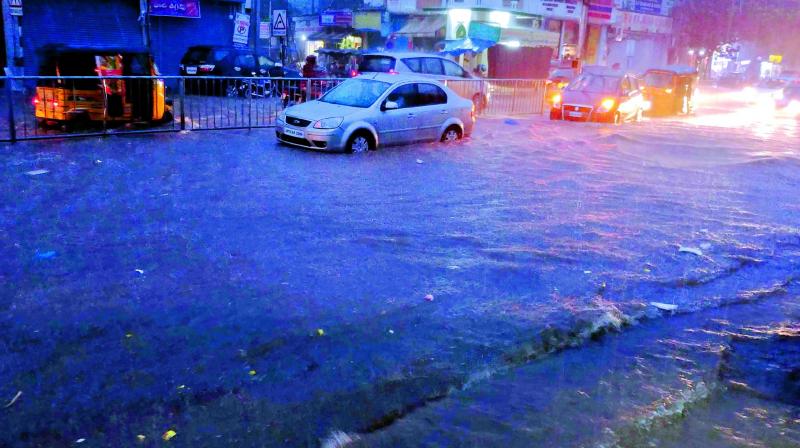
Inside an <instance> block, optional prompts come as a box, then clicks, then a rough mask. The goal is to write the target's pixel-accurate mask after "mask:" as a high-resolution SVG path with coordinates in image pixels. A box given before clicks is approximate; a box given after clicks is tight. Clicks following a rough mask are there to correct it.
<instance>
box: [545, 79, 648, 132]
mask: <svg viewBox="0 0 800 448" xmlns="http://www.w3.org/2000/svg"><path fill="white" fill-rule="evenodd" d="M552 102H553V107H552V109H550V119H551V120H570V121H602V122H609V123H621V122H623V121H629V120H635V121H639V120H641V118H642V112H643V111H644V105H645V101H644V98H643V96H642V92H641V90H640V89H639V84H638V81H637V79H636V78H635V77H633V76H631V75H626V74H624V73H621V72H617V71H612V70H605V71H598V70H592V71H591V72H584V73H583V74H581V75H580V76H578V77H577V78H575V80H574V81H572V82H571V83H570V84H569V85H568V86H567V88H566V89H564V92H563V93H561V94H556V97H554V98H553V99H552Z"/></svg>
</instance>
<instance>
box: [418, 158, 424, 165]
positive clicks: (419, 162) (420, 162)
mask: <svg viewBox="0 0 800 448" xmlns="http://www.w3.org/2000/svg"><path fill="white" fill-rule="evenodd" d="M423 163H425V162H423V161H422V159H417V164H419V165H422V164H423Z"/></svg>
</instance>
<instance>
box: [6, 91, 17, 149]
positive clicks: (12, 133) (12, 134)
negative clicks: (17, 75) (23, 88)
mask: <svg viewBox="0 0 800 448" xmlns="http://www.w3.org/2000/svg"><path fill="white" fill-rule="evenodd" d="M12 82H13V81H12V79H11V78H9V77H6V96H7V97H8V132H9V138H10V139H11V143H14V142H16V141H17V124H16V123H15V121H14V98H13V96H14V89H13V87H12V86H11V83H12Z"/></svg>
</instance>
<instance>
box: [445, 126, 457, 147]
mask: <svg viewBox="0 0 800 448" xmlns="http://www.w3.org/2000/svg"><path fill="white" fill-rule="evenodd" d="M458 140H461V128H459V127H458V126H455V125H453V126H450V127H449V128H447V129H445V131H444V133H443V134H442V138H441V141H443V142H445V143H453V142H456V141H458Z"/></svg>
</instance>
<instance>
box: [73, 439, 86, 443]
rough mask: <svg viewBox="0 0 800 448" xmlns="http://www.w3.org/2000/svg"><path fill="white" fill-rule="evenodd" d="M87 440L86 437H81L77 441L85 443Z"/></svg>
mask: <svg viewBox="0 0 800 448" xmlns="http://www.w3.org/2000/svg"><path fill="white" fill-rule="evenodd" d="M85 441H86V439H84V438H80V439H78V440H76V441H75V443H83V442H85Z"/></svg>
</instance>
